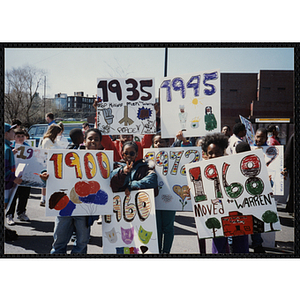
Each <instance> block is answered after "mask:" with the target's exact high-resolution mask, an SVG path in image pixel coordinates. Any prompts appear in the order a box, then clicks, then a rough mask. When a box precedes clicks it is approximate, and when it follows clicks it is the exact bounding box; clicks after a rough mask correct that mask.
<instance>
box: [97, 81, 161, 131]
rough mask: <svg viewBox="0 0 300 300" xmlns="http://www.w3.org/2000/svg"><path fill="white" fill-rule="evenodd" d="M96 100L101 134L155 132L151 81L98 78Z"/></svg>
mask: <svg viewBox="0 0 300 300" xmlns="http://www.w3.org/2000/svg"><path fill="white" fill-rule="evenodd" d="M97 100H98V105H97V127H98V128H99V129H100V130H101V132H102V134H104V135H119V134H133V135H138V134H143V135H144V134H152V133H155V132H156V112H155V109H154V104H155V87H154V78H98V79H97Z"/></svg>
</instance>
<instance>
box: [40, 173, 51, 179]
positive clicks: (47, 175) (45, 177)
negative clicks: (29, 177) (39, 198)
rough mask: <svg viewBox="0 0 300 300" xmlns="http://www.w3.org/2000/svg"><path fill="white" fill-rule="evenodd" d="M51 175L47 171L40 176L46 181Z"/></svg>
mask: <svg viewBox="0 0 300 300" xmlns="http://www.w3.org/2000/svg"><path fill="white" fill-rule="evenodd" d="M48 177H49V174H48V173H47V172H44V173H42V174H40V178H41V179H42V180H44V181H46V180H47V179H48Z"/></svg>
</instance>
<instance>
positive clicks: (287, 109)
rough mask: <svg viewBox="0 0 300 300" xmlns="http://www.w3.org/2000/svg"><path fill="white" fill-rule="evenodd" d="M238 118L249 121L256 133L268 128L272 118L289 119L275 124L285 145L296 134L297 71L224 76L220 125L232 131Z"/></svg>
mask: <svg viewBox="0 0 300 300" xmlns="http://www.w3.org/2000/svg"><path fill="white" fill-rule="evenodd" d="M239 115H241V116H243V117H245V118H248V119H250V120H251V122H252V124H253V127H254V129H255V130H256V129H257V128H258V127H267V126H268V125H269V124H271V123H272V120H270V119H276V118H281V119H283V118H286V119H288V120H287V121H286V122H276V123H274V124H276V125H278V126H279V129H280V136H279V137H281V138H282V141H283V143H285V141H287V139H288V137H289V136H290V135H291V134H292V133H293V132H294V71H285V70H261V71H260V72H259V73H258V74H257V73H221V126H223V125H225V124H227V125H229V126H230V127H231V128H232V127H233V126H234V124H235V123H236V122H239ZM261 119H267V120H266V121H265V122H264V121H261Z"/></svg>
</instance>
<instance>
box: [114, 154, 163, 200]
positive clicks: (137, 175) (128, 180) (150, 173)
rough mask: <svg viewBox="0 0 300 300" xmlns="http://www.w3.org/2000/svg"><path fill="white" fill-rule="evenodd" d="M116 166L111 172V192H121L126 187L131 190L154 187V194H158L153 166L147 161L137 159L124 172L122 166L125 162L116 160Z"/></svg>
mask: <svg viewBox="0 0 300 300" xmlns="http://www.w3.org/2000/svg"><path fill="white" fill-rule="evenodd" d="M117 164H118V166H117V168H115V169H114V170H113V171H112V173H111V180H110V185H111V188H112V191H113V192H123V191H125V189H126V188H128V189H129V191H131V190H140V189H154V194H155V196H157V195H158V181H157V175H156V173H155V170H154V167H151V166H149V164H148V162H146V161H144V160H142V159H141V160H138V161H136V162H135V163H134V164H133V168H132V170H131V172H130V173H128V174H125V173H124V172H123V168H124V167H125V166H126V163H125V162H122V161H121V162H118V163H117Z"/></svg>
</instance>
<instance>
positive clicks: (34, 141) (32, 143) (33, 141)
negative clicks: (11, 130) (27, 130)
mask: <svg viewBox="0 0 300 300" xmlns="http://www.w3.org/2000/svg"><path fill="white" fill-rule="evenodd" d="M25 142H26V143H27V144H28V145H29V146H31V147H35V146H36V140H34V139H32V140H26V141H25Z"/></svg>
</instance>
